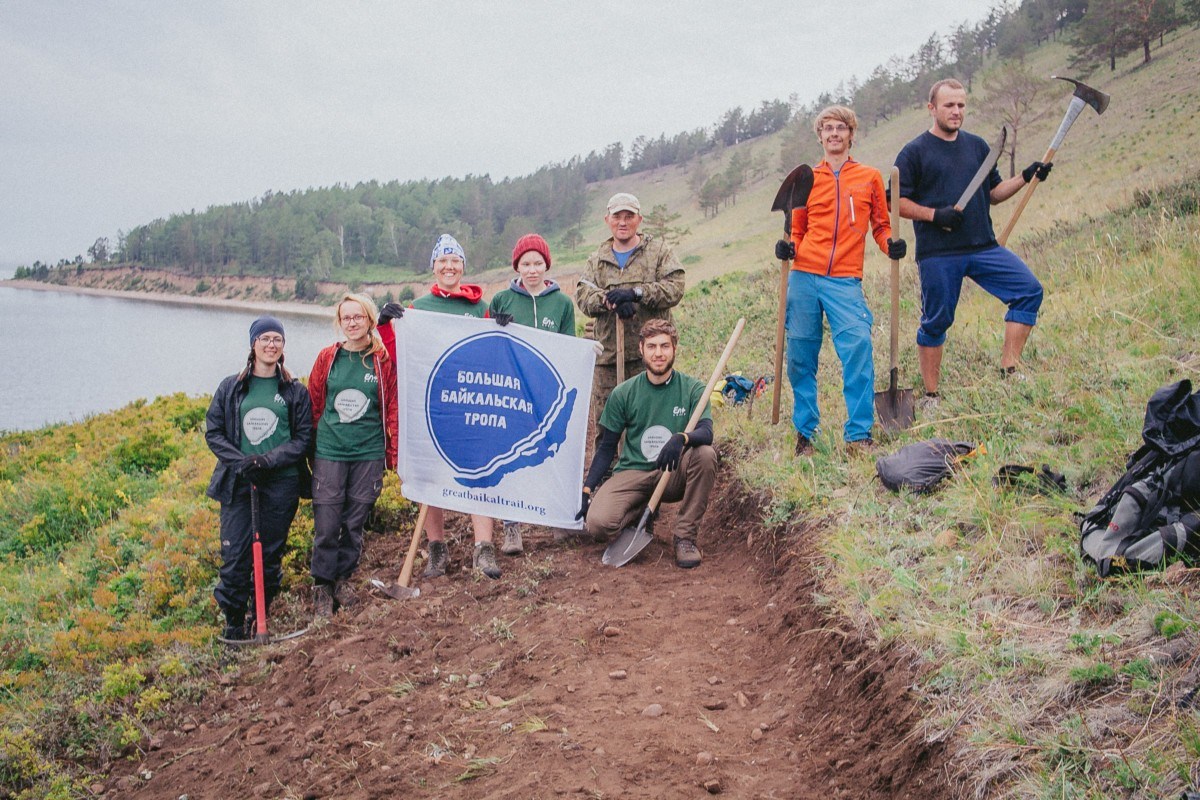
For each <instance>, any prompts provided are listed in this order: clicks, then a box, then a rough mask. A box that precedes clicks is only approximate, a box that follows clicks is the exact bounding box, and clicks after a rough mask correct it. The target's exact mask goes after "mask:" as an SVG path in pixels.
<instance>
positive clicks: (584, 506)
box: [575, 486, 592, 520]
mask: <svg viewBox="0 0 1200 800" xmlns="http://www.w3.org/2000/svg"><path fill="white" fill-rule="evenodd" d="M591 504H592V490H591V489H589V488H587V487H586V486H585V487H583V497H582V498H581V499H580V500H579V513H578V514H576V515H575V519H577V520H586V519H587V512H588V506H590V505H591Z"/></svg>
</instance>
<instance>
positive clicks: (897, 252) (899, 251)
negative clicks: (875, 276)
mask: <svg viewBox="0 0 1200 800" xmlns="http://www.w3.org/2000/svg"><path fill="white" fill-rule="evenodd" d="M887 245H888V246H887V251H888V258H890V259H891V260H892V261H899V260H900V259H902V258H904V257H905V256H906V255H908V244H906V243H905V241H904V240H903V239H888V241H887Z"/></svg>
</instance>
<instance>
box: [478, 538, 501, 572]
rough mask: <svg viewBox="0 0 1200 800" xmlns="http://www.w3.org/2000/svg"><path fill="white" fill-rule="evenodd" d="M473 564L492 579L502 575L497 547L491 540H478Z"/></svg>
mask: <svg viewBox="0 0 1200 800" xmlns="http://www.w3.org/2000/svg"><path fill="white" fill-rule="evenodd" d="M471 566H472V567H474V568H475V569H477V570H479V571H480V572H482V573H483V574H484V575H487V576H488V577H489V578H491V579H492V580H495V579H496V578H499V577H500V565H499V564H498V563H496V548H495V547H493V546H492V543H491V542H476V543H475V555H474V556H473V557H472V558H471Z"/></svg>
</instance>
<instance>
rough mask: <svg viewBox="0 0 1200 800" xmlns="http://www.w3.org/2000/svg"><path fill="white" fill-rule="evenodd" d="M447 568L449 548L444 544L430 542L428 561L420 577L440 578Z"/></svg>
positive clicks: (448, 564)
mask: <svg viewBox="0 0 1200 800" xmlns="http://www.w3.org/2000/svg"><path fill="white" fill-rule="evenodd" d="M448 566H450V548H448V547H446V543H445V542H430V543H429V561H427V562H426V563H425V571H424V572H422V573H421V577H423V578H440V577H442V576H443V575H445V574H446V567H448Z"/></svg>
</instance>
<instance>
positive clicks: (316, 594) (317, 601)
mask: <svg viewBox="0 0 1200 800" xmlns="http://www.w3.org/2000/svg"><path fill="white" fill-rule="evenodd" d="M332 616H333V587H332V586H330V585H329V584H327V583H318V584H317V585H316V586H314V587H313V619H314V620H327V619H329V618H330V617H332Z"/></svg>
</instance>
